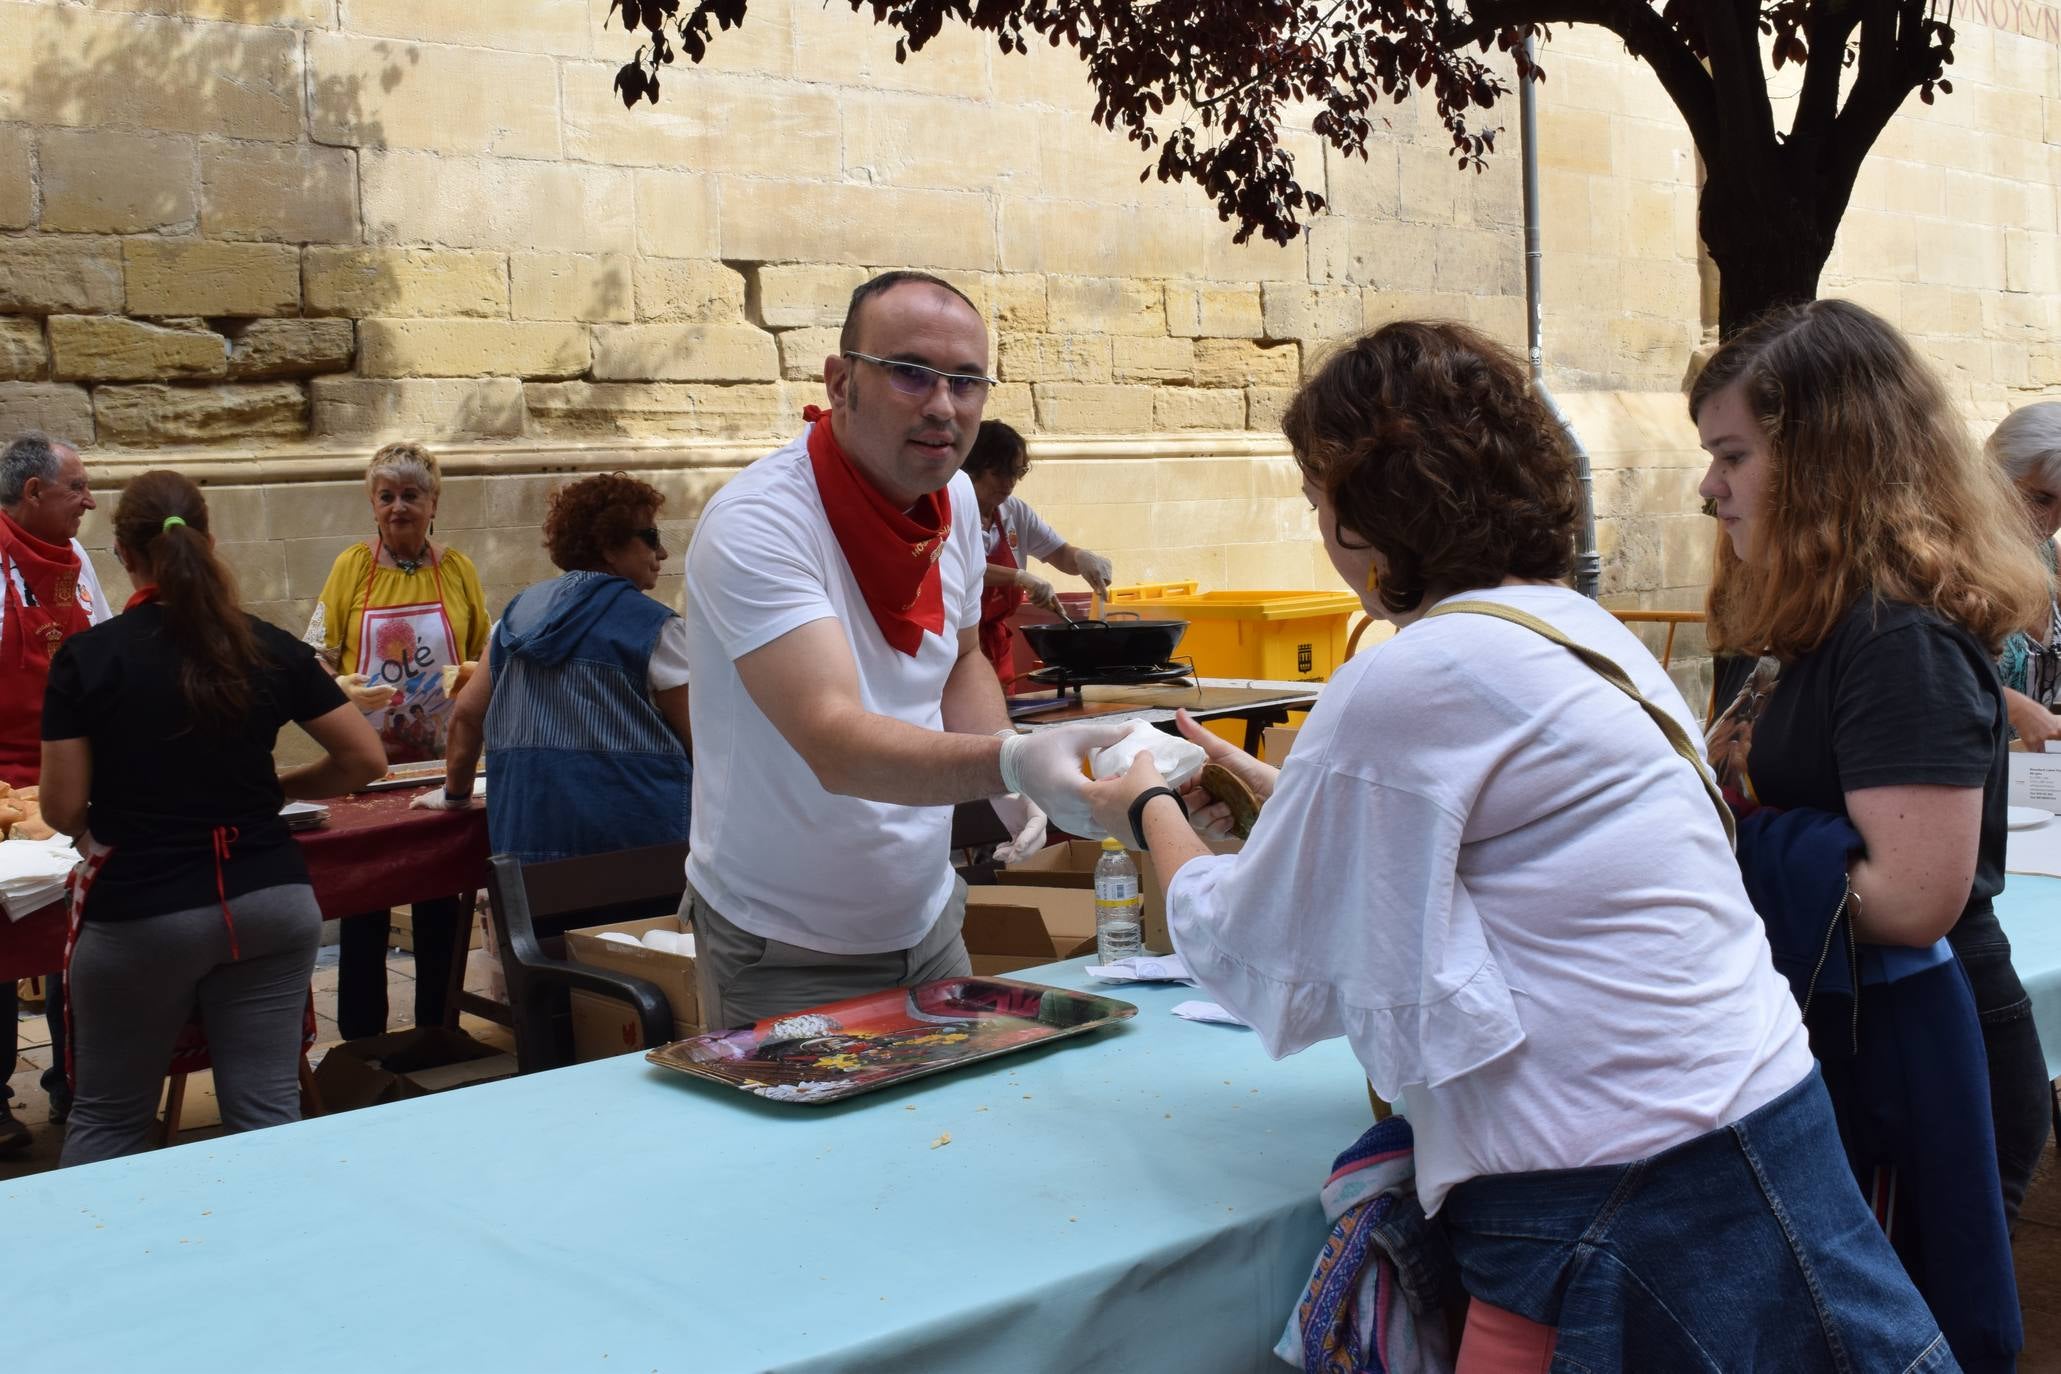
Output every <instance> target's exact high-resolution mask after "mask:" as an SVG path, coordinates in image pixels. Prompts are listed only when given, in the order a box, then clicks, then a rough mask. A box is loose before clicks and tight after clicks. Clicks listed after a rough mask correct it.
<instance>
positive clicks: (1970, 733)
mask: <svg viewBox="0 0 2061 1374" xmlns="http://www.w3.org/2000/svg"><path fill="white" fill-rule="evenodd" d="M1746 663H1747V665H1748V666H1749V667H1750V666H1751V663H1752V660H1750V659H1749V660H1746ZM1724 704H1725V703H1724V701H1723V700H1722V699H1721V700H1720V702H1719V707H1720V709H1722V708H1723V706H1724ZM2004 727H2005V715H2004V698H2003V685H2002V683H2001V682H2000V681H1999V680H1998V678H1997V669H1996V664H1995V663H1993V662H1991V660H1990V656H1989V655H1988V654H1987V653H1985V652H1983V649H1982V646H1981V645H1980V644H1978V643H1977V642H1976V641H1975V637H1974V636H1973V635H1970V634H1969V633H1968V632H1967V631H1966V630H1964V629H1962V628H1960V627H1959V626H1958V625H1954V624H1951V623H1949V622H1947V621H1945V620H1942V619H1941V618H1940V617H1938V616H1937V615H1934V614H1933V613H1932V612H1930V611H1927V610H1923V609H1920V608H1919V607H1916V606H1910V605H1905V604H1902V603H1899V602H1889V601H1875V600H1872V599H1869V600H1863V601H1861V602H1859V603H1858V604H1856V605H1855V606H1854V608H1853V609H1852V610H1850V611H1848V612H1847V613H1846V615H1845V616H1844V617H1843V618H1841V620H1840V621H1839V623H1838V625H1836V626H1834V627H1833V630H1832V633H1831V634H1830V635H1828V636H1826V638H1825V641H1824V643H1822V644H1820V645H1819V646H1818V647H1817V648H1815V649H1813V650H1811V651H1810V652H1809V653H1807V654H1804V655H1803V656H1802V657H1800V658H1798V659H1797V660H1796V661H1795V662H1793V663H1789V664H1785V665H1783V668H1782V672H1781V676H1780V678H1779V679H1778V681H1777V683H1776V686H1775V689H1774V692H1773V693H1772V694H1771V695H1770V696H1769V697H1768V699H1767V702H1766V704H1765V705H1764V706H1763V707H1762V709H1761V714H1760V718H1759V720H1758V721H1757V722H1756V723H1755V724H1754V727H1753V744H1752V750H1751V752H1750V754H1749V755H1748V761H1747V771H1748V773H1749V774H1750V776H1751V777H1752V780H1753V792H1754V796H1755V798H1756V799H1757V800H1759V801H1761V802H1763V803H1764V804H1766V805H1768V806H1779V807H1785V808H1787V807H1797V806H1808V807H1815V808H1816V809H1818V810H1821V811H1832V812H1836V813H1838V814H1839V815H1842V816H1843V815H1845V814H1846V797H1845V794H1846V793H1848V792H1853V791H1859V790H1860V789H1862V788H1866V787H1895V786H1903V785H1910V784H1928V783H1929V784H1935V785H1938V786H1943V787H1980V788H1982V789H1983V797H1982V833H1981V840H1980V844H1979V847H1978V849H1977V851H1976V859H1975V881H1974V884H1973V885H1972V887H1971V888H1970V891H1969V893H1968V905H1967V906H1966V907H1965V908H1963V909H1962V912H1961V918H1960V920H1959V921H1958V922H1957V923H1956V924H1955V926H1954V928H1953V930H1952V932H1950V933H1949V935H1948V937H1947V938H1948V939H1949V940H1950V941H1952V942H1953V943H1954V945H1955V946H1956V947H1959V946H1960V945H1961V944H1962V943H1963V942H1964V941H1967V940H1972V939H1976V938H1984V937H1987V938H1994V937H1995V934H1996V931H1995V927H1996V917H1995V915H1994V914H1993V913H1992V911H1991V909H1990V903H1991V900H1992V899H1993V898H1994V897H1995V896H1996V895H1997V893H1999V892H2001V891H2003V889H2004V836H2005V830H2006V826H2005V822H2004V809H2005V805H2006V802H2007V789H2008V785H2009V778H2010V771H2009V762H2008V759H2007V758H2006V754H2005V749H2004V744H2005V733H2004Z"/></svg>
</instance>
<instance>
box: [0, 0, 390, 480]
mask: <svg viewBox="0 0 2061 1374" xmlns="http://www.w3.org/2000/svg"><path fill="white" fill-rule="evenodd" d="M5 8H6V10H7V11H8V13H6V14H4V15H0V46H6V47H7V48H9V49H10V50H11V51H12V52H14V53H15V54H17V56H16V58H15V60H13V61H10V62H8V63H7V64H6V66H5V70H0V121H5V122H6V123H8V124H11V125H12V126H13V129H14V130H15V131H17V136H18V137H19V138H20V140H21V141H22V143H24V144H28V143H33V148H34V165H35V167H36V169H37V174H36V177H35V185H34V188H33V191H34V194H33V195H32V194H31V188H29V187H28V186H27V185H26V184H25V185H24V186H23V187H22V188H21V191H20V193H19V196H18V197H17V198H15V199H10V198H9V197H8V195H7V194H6V192H5V190H4V188H0V230H7V231H9V232H8V233H6V234H5V235H4V236H0V330H4V331H5V334H6V342H7V343H8V344H9V347H8V349H7V350H5V359H6V363H7V366H6V370H4V371H0V431H6V432H12V431H15V430H19V429H23V428H28V427H31V426H34V427H39V428H44V429H48V430H51V431H52V432H56V433H62V434H65V435H68V436H71V437H74V438H75V439H77V440H78V441H79V442H82V443H87V444H94V445H98V446H101V447H126V448H151V447H156V446H159V445H187V444H206V443H219V442H228V441H243V442H259V443H265V442H278V441H282V440H297V439H302V438H305V437H306V436H307V435H308V433H309V432H310V388H311V383H312V381H313V379H314V378H316V377H319V376H324V375H327V374H341V373H348V372H349V371H351V369H352V367H353V365H354V363H355V360H356V357H357V349H358V339H357V329H356V325H355V323H354V317H356V316H359V315H362V314H365V313H369V312H368V310H367V309H366V308H365V307H366V306H367V305H372V306H375V307H376V305H377V303H378V302H381V301H391V300H392V299H394V297H395V296H396V294H397V292H398V289H399V288H398V284H397V283H396V281H395V280H394V276H393V272H392V268H391V265H390V263H389V262H388V261H387V260H386V257H385V256H383V255H380V254H377V253H371V252H368V251H366V249H365V248H364V245H363V239H364V232H363V224H362V217H361V212H360V206H359V184H358V170H357V154H356V153H355V152H354V151H353V150H352V149H351V148H347V147H332V146H325V145H323V144H320V143H317V142H314V141H313V138H312V134H311V131H312V130H322V129H332V128H336V127H339V126H341V127H348V128H351V129H353V130H354V139H355V140H357V141H361V142H371V143H377V142H379V141H380V140H381V133H380V130H379V128H378V126H377V124H376V122H373V121H369V120H368V119H367V118H366V117H365V104H366V100H365V97H366V96H367V94H368V93H369V90H368V88H369V86H370V85H371V84H372V83H373V82H374V81H376V82H377V83H378V84H379V86H380V87H381V88H382V89H384V90H389V91H390V90H392V89H394V88H395V87H397V86H398V85H400V84H401V83H402V82H404V81H406V80H408V79H409V68H410V66H411V59H410V53H409V50H408V49H407V47H406V45H402V44H394V45H390V46H391V49H392V51H391V52H390V53H388V54H385V55H384V58H385V60H384V62H383V65H382V66H381V68H380V69H379V70H378V71H377V72H376V73H375V74H373V75H372V76H369V77H368V76H367V75H365V74H362V73H360V74H357V75H351V76H340V77H333V78H320V79H318V78H316V77H315V76H314V74H313V72H312V71H311V69H310V66H309V63H308V53H307V38H308V34H309V32H310V30H311V26H312V27H319V26H320V25H321V24H322V23H323V22H324V21H325V20H326V19H327V18H328V16H329V15H330V13H331V11H332V7H331V6H330V5H329V4H328V3H327V0H214V3H213V4H211V5H210V7H209V12H210V15H211V22H207V23H191V22H183V21H180V20H174V19H169V18H165V17H162V16H158V15H149V14H125V13H109V12H105V11H100V10H91V9H81V8H76V7H70V6H64V7H60V6H58V5H55V4H40V5H9V6H6V7H5ZM213 19H219V20H220V21H222V22H212V20H213ZM6 152H7V149H6V147H5V144H4V141H0V157H4V155H5V154H6ZM19 165H21V166H22V167H24V168H25V167H27V166H28V165H29V158H28V155H27V151H26V149H24V153H23V156H22V157H21V159H20V163H19ZM17 201H18V203H17ZM13 231H26V232H25V233H21V232H13ZM318 278H319V280H318Z"/></svg>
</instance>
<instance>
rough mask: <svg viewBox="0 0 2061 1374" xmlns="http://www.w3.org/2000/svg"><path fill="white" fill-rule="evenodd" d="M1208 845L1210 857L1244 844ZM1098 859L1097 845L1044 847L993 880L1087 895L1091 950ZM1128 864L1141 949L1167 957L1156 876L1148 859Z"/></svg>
mask: <svg viewBox="0 0 2061 1374" xmlns="http://www.w3.org/2000/svg"><path fill="white" fill-rule="evenodd" d="M1208 844H1209V848H1210V850H1211V852H1213V853H1217V854H1235V853H1237V852H1238V851H1239V850H1240V849H1241V848H1243V847H1244V845H1245V842H1244V841H1243V840H1211V841H1209V842H1208ZM1101 858H1102V845H1101V843H1100V842H1099V841H1096V840H1068V841H1066V842H1065V843H1064V844H1054V845H1047V846H1046V847H1045V848H1043V849H1041V850H1039V851H1038V852H1037V853H1035V854H1033V855H1031V856H1030V857H1029V858H1028V859H1025V860H1024V861H1023V862H1021V863H1014V864H1010V865H1009V866H1008V867H1007V868H1004V869H1001V870H1000V871H998V872H997V873H996V874H995V877H996V879H997V880H998V881H999V882H1000V883H1001V884H1002V885H1003V886H1005V887H1007V886H1010V885H1017V886H1022V887H1026V888H1036V887H1056V888H1066V889H1070V890H1073V891H1085V892H1086V893H1087V894H1088V905H1087V913H1088V924H1087V934H1088V945H1089V946H1090V947H1092V946H1093V945H1094V942H1095V919H1094V918H1095V898H1094V892H1095V865H1096V863H1097V862H1098V861H1099V860H1100V859H1101ZM1131 862H1133V863H1135V864H1137V865H1138V888H1139V891H1140V892H1141V893H1142V894H1143V896H1144V898H1145V934H1144V937H1143V940H1144V945H1145V948H1146V950H1147V951H1148V952H1150V953H1153V954H1171V953H1172V952H1173V948H1174V942H1173V938H1172V937H1171V936H1169V935H1168V934H1167V928H1166V897H1165V895H1164V894H1163V893H1162V892H1161V891H1160V886H1159V873H1158V871H1157V870H1155V869H1154V868H1153V866H1152V856H1151V855H1150V854H1140V853H1138V852H1137V851H1136V850H1133V851H1131ZM973 890H975V891H977V890H978V889H973Z"/></svg>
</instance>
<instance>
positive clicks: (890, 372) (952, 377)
mask: <svg viewBox="0 0 2061 1374" xmlns="http://www.w3.org/2000/svg"><path fill="white" fill-rule="evenodd" d="M841 356H843V357H846V358H857V359H858V360H859V361H860V362H862V363H871V364H873V365H874V366H875V367H877V368H879V369H880V370H881V371H882V372H885V373H886V374H887V384H888V385H889V386H891V387H893V388H894V389H895V390H896V391H899V392H901V393H902V394H903V395H904V396H928V395H929V394H930V393H931V392H932V391H934V390H936V389H937V384H938V382H939V380H940V379H942V380H943V382H944V384H945V387H946V388H947V389H948V390H949V391H950V392H951V393H952V399H953V400H955V401H973V400H978V399H980V398H981V397H983V396H986V395H987V394H988V388H989V387H991V386H993V385H995V379H994V378H993V377H987V376H983V375H982V374H980V373H978V372H941V371H939V370H938V369H937V368H934V367H925V366H924V365H923V364H922V363H904V362H897V361H895V360H894V359H892V358H876V357H874V356H873V355H872V354H871V353H855V352H847V353H844V354H843V355H841Z"/></svg>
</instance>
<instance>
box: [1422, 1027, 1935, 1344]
mask: <svg viewBox="0 0 2061 1374" xmlns="http://www.w3.org/2000/svg"><path fill="white" fill-rule="evenodd" d="M1439 1220H1440V1221H1442V1222H1443V1223H1444V1225H1445V1228H1446V1234H1447V1236H1448V1238H1449V1239H1450V1241H1451V1243H1452V1248H1453V1253H1454V1256H1455V1258H1456V1259H1457V1260H1458V1261H1459V1264H1460V1269H1461V1273H1462V1276H1463V1279H1464V1281H1465V1284H1466V1287H1467V1291H1468V1292H1469V1293H1470V1294H1472V1295H1473V1296H1475V1297H1477V1298H1481V1299H1484V1300H1486V1301H1488V1302H1491V1303H1494V1304H1495V1305H1496V1306H1498V1307H1503V1308H1507V1309H1509V1310H1510V1311H1512V1312H1515V1313H1517V1314H1518V1315H1520V1316H1523V1317H1528V1318H1530V1319H1531V1320H1533V1321H1537V1322H1544V1323H1546V1324H1547V1325H1549V1326H1553V1327H1556V1328H1557V1329H1558V1331H1559V1338H1558V1341H1557V1343H1556V1345H1555V1347H1554V1355H1553V1364H1552V1368H1553V1370H1555V1371H1556V1372H1558V1374H1589V1372H1590V1371H1598V1370H1667V1371H1670V1374H1692V1371H1706V1372H1707V1374H1718V1371H1725V1372H1726V1374H1730V1371H1741V1374H1743V1372H1744V1371H1749V1370H1759V1371H1772V1370H1780V1371H1782V1374H1816V1371H1828V1374H1829V1372H1830V1371H1838V1372H1839V1374H1847V1372H1848V1371H1853V1372H1854V1374H1859V1372H1860V1371H1866V1374H1878V1372H1879V1374H1895V1372H1896V1371H1915V1370H1923V1371H1936V1370H1951V1369H1958V1368H1959V1366H1958V1365H1957V1364H1956V1363H1955V1361H1954V1357H1953V1354H1952V1353H1951V1352H1950V1351H1949V1350H1948V1348H1947V1343H1946V1339H1945V1337H1943V1336H1942V1335H1941V1334H1940V1331H1939V1323H1937V1322H1936V1321H1934V1320H1933V1319H1932V1314H1931V1313H1930V1312H1929V1311H1928V1310H1927V1309H1926V1306H1925V1303H1924V1300H1923V1299H1921V1298H1920V1297H1919V1296H1918V1291H1917V1289H1915V1288H1913V1287H1912V1286H1911V1281H1910V1279H1909V1278H1907V1277H1906V1276H1905V1274H1904V1270H1903V1266H1902V1265H1901V1264H1900V1263H1899V1262H1898V1260H1897V1257H1896V1252H1895V1251H1893V1250H1892V1249H1890V1246H1889V1241H1888V1239H1887V1238H1886V1237H1884V1235H1883V1234H1882V1230H1881V1228H1880V1227H1879V1226H1878V1225H1877V1224H1876V1222H1875V1218H1874V1216H1873V1215H1872V1214H1871V1213H1870V1212H1869V1210H1868V1207H1867V1204H1866V1203H1865V1202H1864V1201H1863V1199H1862V1197H1861V1193H1860V1189H1859V1188H1858V1187H1857V1186H1856V1185H1855V1183H1854V1180H1853V1173H1852V1171H1851V1170H1850V1169H1849V1168H1848V1167H1847V1163H1846V1156H1845V1155H1844V1153H1842V1151H1841V1149H1840V1145H1839V1132H1838V1127H1837V1126H1836V1124H1835V1123H1834V1121H1833V1117H1832V1104H1831V1100H1830V1099H1829V1098H1828V1097H1827V1096H1826V1093H1825V1085H1824V1082H1823V1080H1822V1079H1821V1078H1820V1077H1819V1076H1818V1071H1817V1069H1816V1068H1813V1069H1812V1070H1811V1073H1810V1076H1809V1077H1807V1078H1805V1079H1804V1080H1803V1081H1802V1082H1801V1083H1798V1084H1797V1085H1796V1086H1795V1087H1794V1088H1791V1089H1790V1090H1789V1091H1788V1092H1786V1093H1784V1094H1783V1095H1782V1096H1780V1097H1778V1098H1776V1099H1775V1100H1774V1101H1773V1102H1770V1103H1768V1104H1767V1105H1766V1106H1764V1107H1762V1108H1760V1109H1759V1110H1758V1111H1755V1112H1752V1113H1749V1114H1748V1115H1747V1116H1745V1117H1742V1118H1741V1119H1740V1120H1738V1121H1735V1122H1733V1123H1732V1124H1731V1125H1729V1126H1725V1127H1722V1128H1720V1129H1718V1130H1715V1131H1712V1132H1710V1133H1709V1134H1707V1135H1703V1136H1699V1137H1698V1138H1696V1139H1695V1140H1692V1141H1689V1142H1687V1143H1686V1144H1683V1145H1677V1146H1675V1147H1674V1148H1673V1149H1670V1150H1666V1151H1663V1152H1662V1153H1660V1154H1657V1155H1653V1156H1651V1157H1650V1158H1647V1159H1642V1160H1637V1161H1635V1162H1633V1163H1630V1164H1616V1165H1609V1166H1605V1167H1600V1168H1591V1169H1565V1170H1552V1171H1545V1172H1540V1173H1530V1174H1509V1175H1499V1176H1493V1177H1486V1178H1476V1179H1471V1180H1469V1181H1468V1182H1466V1183H1463V1184H1461V1185H1460V1186H1459V1187H1457V1188H1455V1189H1453V1191H1452V1192H1451V1193H1450V1194H1448V1195H1447V1198H1446V1202H1445V1206H1444V1207H1443V1208H1442V1209H1441V1210H1440V1213H1439Z"/></svg>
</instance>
